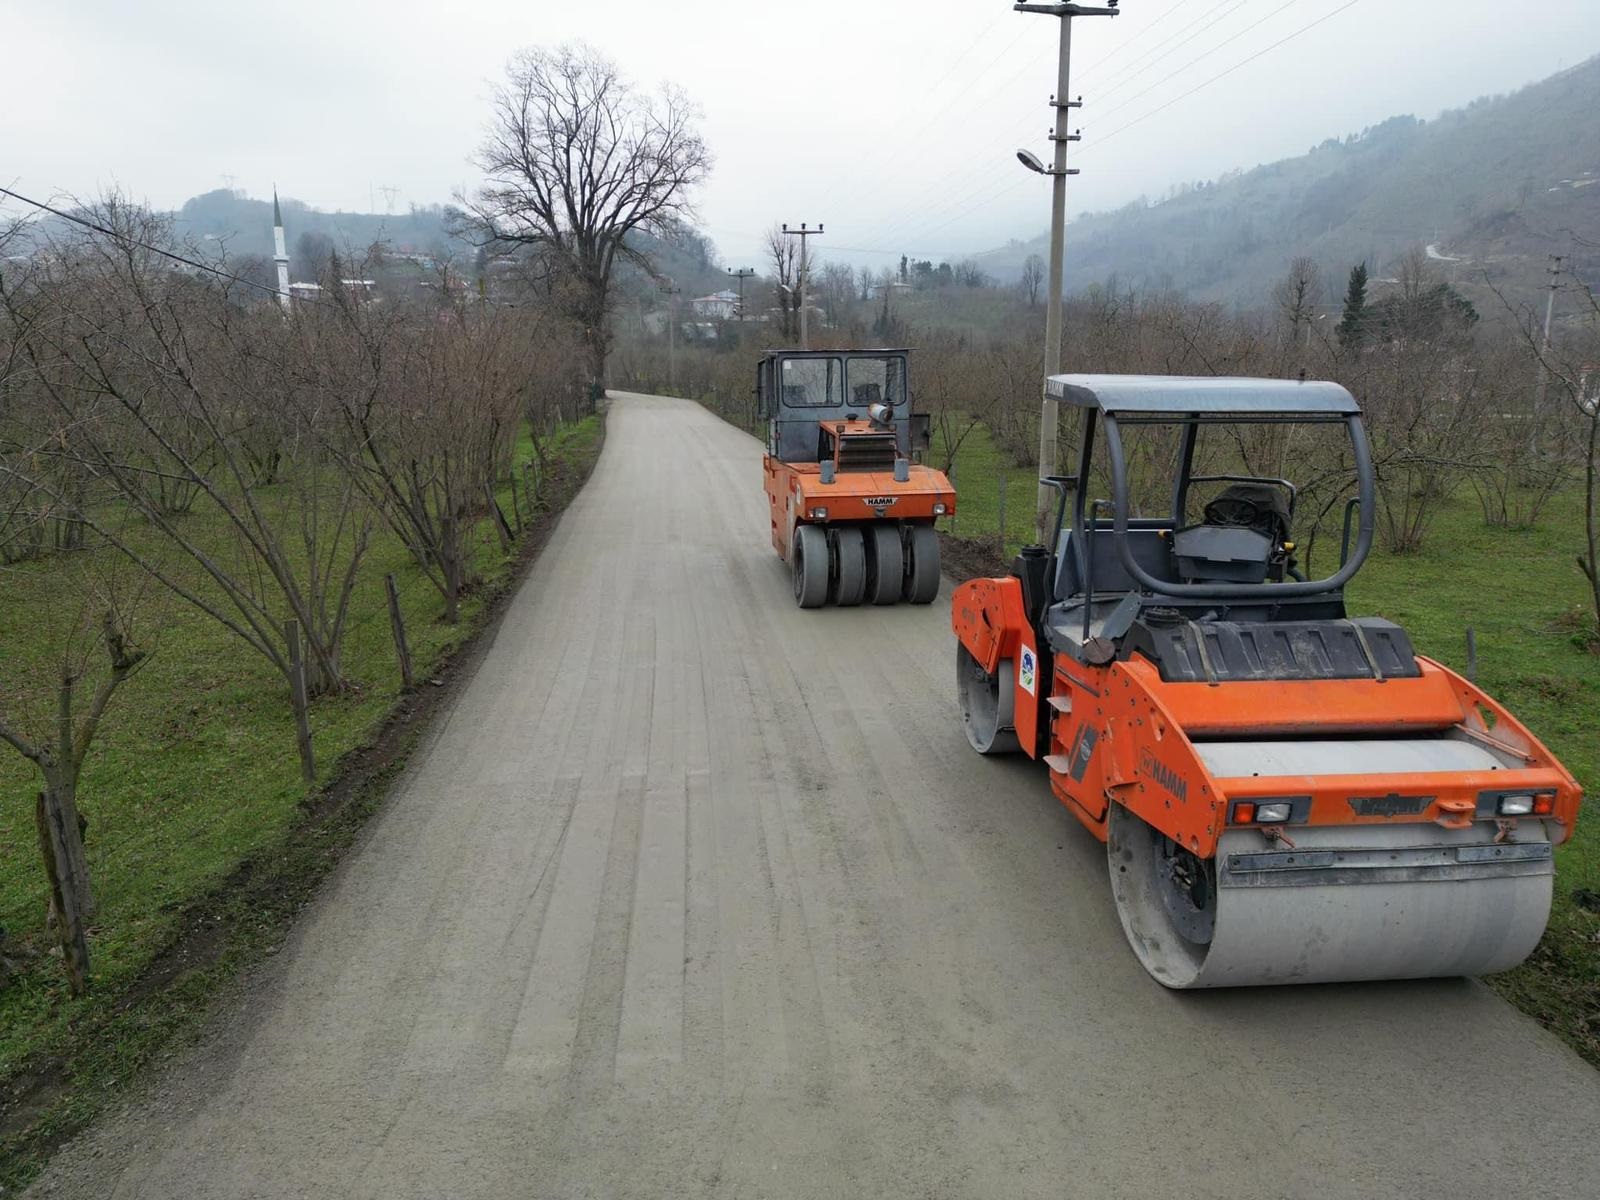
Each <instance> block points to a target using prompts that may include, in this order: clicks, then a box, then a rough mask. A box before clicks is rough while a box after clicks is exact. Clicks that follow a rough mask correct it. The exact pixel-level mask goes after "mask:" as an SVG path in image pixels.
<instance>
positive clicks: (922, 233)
mask: <svg viewBox="0 0 1600 1200" xmlns="http://www.w3.org/2000/svg"><path fill="white" fill-rule="evenodd" d="M1294 2H1296V0H1290V3H1294ZM1360 2H1361V0H1348V2H1347V3H1345V4H1343V5H1341V6H1340V7H1338V8H1336V9H1334V10H1332V11H1331V12H1327V13H1324V14H1323V15H1322V16H1320V17H1318V18H1316V19H1315V20H1314V21H1310V22H1307V23H1306V24H1305V25H1302V26H1301V27H1300V28H1298V29H1296V30H1294V31H1293V32H1292V33H1289V34H1286V35H1284V36H1283V37H1281V38H1279V39H1278V40H1277V41H1275V42H1273V43H1271V44H1270V45H1268V46H1265V47H1263V48H1262V49H1260V50H1257V51H1256V52H1255V53H1254V54H1251V55H1249V56H1248V57H1246V58H1243V59H1241V60H1239V61H1238V62H1236V63H1234V64H1233V65H1232V66H1230V67H1228V68H1227V69H1225V70H1222V71H1219V72H1217V73H1216V74H1215V75H1213V76H1211V77H1210V78H1208V79H1206V80H1204V81H1202V82H1201V83H1198V84H1196V85H1195V86H1194V87H1192V88H1190V89H1189V90H1188V91H1185V92H1183V93H1181V94H1179V95H1177V96H1174V97H1172V98H1171V99H1170V100H1167V101H1165V102H1164V103H1162V104H1160V105H1158V106H1157V107H1155V108H1153V109H1151V110H1150V111H1149V112H1146V113H1142V114H1141V115H1139V116H1137V117H1135V118H1134V119H1133V120H1131V121H1127V122H1125V123H1123V124H1122V125H1119V126H1117V127H1116V128H1115V129H1113V130H1112V131H1111V132H1110V133H1108V134H1106V135H1105V136H1104V137H1102V138H1097V139H1096V140H1095V141H1094V142H1093V143H1092V144H1091V145H1089V146H1086V147H1084V148H1083V149H1082V150H1079V151H1078V153H1077V155H1076V157H1077V158H1079V159H1081V158H1082V157H1083V155H1084V154H1086V153H1090V152H1092V151H1093V150H1094V149H1096V148H1098V147H1100V146H1103V145H1105V143H1106V142H1108V141H1110V140H1112V139H1113V138H1115V137H1116V136H1117V135H1118V134H1121V133H1123V132H1125V131H1126V130H1129V129H1132V128H1133V127H1134V126H1135V125H1138V124H1140V123H1142V122H1144V121H1147V120H1149V119H1150V118H1151V117H1153V116H1155V115H1156V114H1157V113H1160V112H1163V111H1165V110H1166V109H1168V108H1171V107H1172V106H1173V105H1174V104H1177V103H1179V102H1180V101H1182V100H1186V99H1188V98H1189V97H1190V96H1193V95H1194V94H1195V93H1197V92H1200V91H1203V90H1204V89H1205V88H1208V87H1210V86H1211V85H1212V84H1213V83H1216V82H1217V81H1218V80H1220V79H1224V78H1226V77H1227V76H1229V75H1231V74H1233V73H1234V72H1235V71H1237V70H1239V69H1240V68H1241V67H1245V66H1247V65H1249V64H1250V63H1252V62H1254V61H1255V60H1256V59H1258V58H1261V57H1262V56H1263V55H1265V54H1269V53H1271V52H1272V51H1273V50H1276V49H1277V48H1278V47H1279V46H1282V45H1284V44H1285V43H1287V42H1290V41H1293V40H1294V39H1295V38H1297V37H1299V36H1300V35H1301V34H1303V33H1306V32H1308V31H1309V30H1311V29H1314V28H1316V27H1317V26H1318V25H1321V24H1322V23H1323V22H1324V21H1327V20H1330V19H1332V18H1333V17H1336V16H1338V15H1339V14H1340V13H1342V12H1344V11H1345V10H1346V9H1349V8H1353V7H1354V6H1355V5H1357V4H1359V3H1360ZM1287 7H1288V5H1287V4H1285V5H1282V6H1280V7H1279V8H1277V9H1274V10H1273V12H1272V13H1269V14H1268V17H1264V18H1262V20H1266V19H1268V18H1270V17H1271V16H1275V15H1276V14H1277V13H1279V12H1282V11H1283V9H1284V8H1287ZM1260 23H1261V22H1260V21H1258V22H1256V24H1257V25H1259V24H1260ZM1249 28H1251V29H1253V28H1255V26H1254V25H1252V26H1250V27H1249ZM1245 32H1248V29H1246V30H1241V31H1240V33H1245ZM1237 36H1239V35H1235V37H1237ZM1228 40H1229V41H1232V40H1234V39H1233V38H1230V39H1228ZM1226 44H1227V43H1226V42H1223V43H1220V44H1219V45H1218V46H1217V47H1214V48H1213V49H1220V47H1221V46H1222V45H1226ZM1207 53H1210V51H1208V52H1207ZM1202 57H1204V56H1202ZM1197 61H1199V60H1198V59H1195V60H1192V61H1191V63H1190V64H1189V65H1191V66H1192V65H1193V63H1194V62H1197ZM1027 182H1028V181H1027V180H1026V179H1018V180H1016V181H1015V182H1014V183H1011V184H1009V185H1002V186H1001V187H999V188H997V189H993V190H991V191H990V192H988V193H986V194H985V195H983V196H981V197H979V198H978V199H977V200H975V201H973V202H972V203H970V204H967V205H966V206H965V207H963V208H962V209H960V210H959V211H958V212H956V213H955V214H954V215H952V216H950V217H949V218H947V219H946V220H944V221H941V222H939V223H938V224H936V225H933V226H931V227H930V226H917V227H916V228H915V234H916V236H917V237H919V238H924V239H925V238H927V237H928V236H929V235H930V234H932V233H935V232H937V231H938V230H940V229H943V228H945V227H946V226H948V225H951V224H953V223H954V222H956V221H957V220H960V219H961V218H962V217H964V216H966V215H967V214H968V213H969V212H972V211H973V210H974V209H977V208H979V207H982V206H983V205H986V204H989V203H991V202H992V201H994V200H997V199H999V198H1000V196H1002V195H1006V194H1009V193H1011V192H1014V191H1016V190H1017V189H1018V188H1020V187H1022V186H1023V185H1024V184H1025V183H1027ZM885 240H887V239H885Z"/></svg>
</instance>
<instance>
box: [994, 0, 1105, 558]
mask: <svg viewBox="0 0 1600 1200" xmlns="http://www.w3.org/2000/svg"><path fill="white" fill-rule="evenodd" d="M1011 7H1012V8H1013V9H1014V10H1015V11H1017V12H1026V13H1039V14H1041V15H1043V16H1049V17H1055V18H1056V19H1057V20H1058V21H1059V22H1060V34H1061V43H1060V50H1059V52H1058V54H1057V58H1056V90H1055V94H1054V95H1053V96H1051V97H1050V108H1051V110H1052V112H1053V113H1054V115H1055V125H1054V128H1053V129H1052V131H1051V133H1050V141H1051V142H1052V143H1053V149H1054V153H1053V154H1052V155H1051V159H1052V162H1051V165H1050V166H1049V167H1046V166H1045V165H1044V163H1043V162H1041V161H1040V160H1039V157H1038V156H1037V155H1035V154H1033V153H1032V152H1031V151H1027V150H1018V151H1017V161H1018V162H1020V163H1021V164H1022V165H1023V166H1024V167H1026V168H1028V170H1030V171H1032V172H1034V174H1036V175H1048V176H1050V291H1049V294H1048V296H1047V300H1046V304H1045V316H1044V374H1045V378H1046V379H1049V377H1050V376H1052V375H1054V374H1056V373H1057V372H1059V371H1060V370H1061V287H1062V278H1061V258H1062V245H1063V242H1064V239H1065V230H1066V224H1067V176H1068V175H1076V174H1077V173H1078V172H1077V170H1076V169H1074V168H1069V167H1068V166H1067V144H1068V143H1069V142H1075V141H1077V140H1078V138H1079V135H1078V133H1077V132H1076V131H1071V132H1069V131H1068V128H1067V121H1068V114H1069V113H1070V112H1071V110H1072V109H1074V108H1082V107H1083V100H1082V99H1081V98H1080V99H1077V100H1069V99H1068V98H1067V97H1068V96H1070V95H1071V92H1070V91H1069V90H1068V80H1069V77H1070V63H1071V61H1072V20H1073V18H1074V17H1114V16H1116V15H1117V6H1116V0H1107V3H1106V4H1105V5H1103V6H1100V5H1088V4H1074V3H1054V4H1027V3H1022V4H1013V5H1012V6H1011ZM1042 390H1043V391H1044V396H1043V399H1042V400H1041V402H1040V406H1039V476H1040V478H1041V480H1042V479H1044V478H1045V477H1048V476H1051V475H1054V474H1055V472H1056V423H1057V419H1058V405H1057V402H1056V400H1055V398H1054V397H1053V396H1051V395H1050V394H1049V390H1048V388H1044V389H1042ZM1053 500H1054V492H1053V491H1052V490H1051V488H1050V487H1049V486H1048V485H1047V484H1045V483H1042V482H1041V483H1040V484H1039V496H1038V503H1037V505H1036V506H1035V510H1034V527H1035V531H1036V532H1037V534H1038V538H1039V541H1040V542H1043V541H1044V540H1045V538H1046V536H1047V535H1048V533H1049V529H1050V508H1051V503H1052V501H1053Z"/></svg>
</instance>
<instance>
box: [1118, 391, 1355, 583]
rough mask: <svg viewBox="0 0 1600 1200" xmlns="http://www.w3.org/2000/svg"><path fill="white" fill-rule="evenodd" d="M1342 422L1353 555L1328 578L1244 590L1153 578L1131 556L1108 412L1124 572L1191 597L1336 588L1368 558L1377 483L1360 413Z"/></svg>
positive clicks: (1123, 462)
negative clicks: (1348, 457) (1357, 511)
mask: <svg viewBox="0 0 1600 1200" xmlns="http://www.w3.org/2000/svg"><path fill="white" fill-rule="evenodd" d="M1345 426H1346V428H1347V429H1348V430H1349V433H1350V448H1351V451H1352V453H1353V454H1354V456H1355V468H1356V480H1357V487H1358V490H1359V492H1360V496H1359V499H1360V502H1361V522H1360V525H1359V526H1358V527H1357V530H1356V545H1355V551H1354V554H1353V556H1352V557H1351V558H1349V559H1348V560H1347V561H1345V562H1343V563H1341V564H1340V565H1339V569H1338V570H1337V571H1335V572H1334V573H1333V574H1332V575H1330V576H1328V577H1327V578H1326V579H1315V580H1309V581H1299V580H1296V581H1294V582H1289V583H1253V584H1249V585H1248V587H1247V589H1246V588H1242V587H1241V585H1239V584H1226V583H1170V582H1168V581H1166V580H1162V579H1157V578H1156V577H1155V576H1153V575H1151V574H1150V572H1148V571H1146V570H1145V569H1144V567H1143V566H1141V565H1140V564H1139V562H1138V560H1136V559H1135V558H1134V557H1133V550H1132V548H1131V547H1130V546H1129V545H1128V504H1127V497H1128V463H1127V459H1126V458H1125V457H1124V456H1123V452H1122V434H1121V432H1120V431H1119V430H1118V428H1117V419H1116V418H1115V417H1113V416H1112V415H1111V414H1110V413H1107V414H1106V415H1105V430H1106V457H1107V458H1108V459H1109V460H1110V463H1111V494H1112V495H1113V496H1114V497H1115V498H1116V504H1115V506H1114V508H1113V527H1114V529H1115V531H1116V537H1117V554H1118V556H1119V557H1120V558H1121V560H1122V565H1123V567H1124V568H1125V569H1126V570H1127V572H1128V576H1129V577H1130V578H1131V579H1133V580H1134V582H1135V583H1137V584H1138V585H1139V586H1141V587H1144V588H1147V589H1149V590H1150V591H1151V592H1154V593H1156V594H1158V595H1163V596H1172V597H1174V598H1177V599H1183V598H1186V597H1193V598H1197V599H1218V600H1221V599H1230V600H1231V599H1239V598H1240V597H1242V596H1245V595H1248V596H1249V597H1250V598H1251V599H1252V600H1267V599H1277V598H1279V597H1284V596H1316V595H1322V594H1324V593H1326V592H1331V591H1335V590H1337V589H1338V588H1341V587H1343V586H1344V585H1345V584H1346V583H1348V582H1349V581H1350V579H1351V578H1352V577H1353V576H1354V575H1355V573H1356V571H1357V570H1358V569H1359V568H1360V566H1361V564H1362V563H1363V562H1365V561H1366V558H1367V554H1368V552H1369V551H1370V550H1371V549H1372V536H1373V532H1374V531H1373V525H1372V509H1373V501H1374V496H1375V493H1376V487H1375V482H1374V477H1373V470H1372V458H1371V454H1370V451H1369V449H1368V446H1367V435H1366V430H1365V428H1364V427H1363V425H1362V423H1361V418H1360V417H1359V416H1351V417H1348V418H1346V420H1345Z"/></svg>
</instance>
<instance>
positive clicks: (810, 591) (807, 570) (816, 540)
mask: <svg viewBox="0 0 1600 1200" xmlns="http://www.w3.org/2000/svg"><path fill="white" fill-rule="evenodd" d="M789 557H790V562H791V566H792V568H793V571H794V601H795V603H796V604H798V605H799V606H800V607H801V608H821V607H822V606H823V605H824V604H825V603H827V600H828V535H827V534H826V533H825V532H823V530H822V527H821V526H820V525H800V526H797V527H796V528H795V531H794V545H793V546H792V547H790V550H789Z"/></svg>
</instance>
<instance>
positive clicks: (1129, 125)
mask: <svg viewBox="0 0 1600 1200" xmlns="http://www.w3.org/2000/svg"><path fill="white" fill-rule="evenodd" d="M1360 3H1361V0H1348V3H1345V4H1341V5H1340V6H1339V7H1338V8H1336V9H1334V10H1333V11H1332V12H1328V13H1323V14H1322V16H1320V17H1318V18H1317V19H1316V20H1315V21H1312V22H1310V23H1309V24H1306V25H1302V26H1301V27H1300V28H1299V29H1296V30H1295V31H1294V32H1293V33H1290V34H1286V35H1285V36H1283V37H1281V38H1279V39H1278V40H1277V41H1275V42H1273V43H1272V45H1270V46H1267V47H1264V48H1263V49H1260V50H1257V51H1256V52H1255V53H1254V54H1252V55H1250V57H1249V58H1245V59H1241V60H1240V61H1238V62H1236V63H1234V64H1233V66H1231V67H1229V68H1228V69H1227V70H1225V71H1219V72H1217V73H1216V74H1215V75H1213V76H1212V77H1211V78H1210V79H1207V80H1206V81H1205V82H1204V83H1199V84H1196V85H1195V86H1194V87H1192V88H1190V89H1189V90H1188V91H1186V92H1184V93H1182V94H1181V95H1177V96H1174V97H1173V98H1172V99H1170V100H1168V101H1166V102H1165V103H1164V104H1161V105H1159V106H1158V107H1156V108H1152V109H1151V110H1150V111H1149V112H1147V113H1144V114H1143V115H1142V116H1138V117H1135V118H1134V119H1133V120H1131V121H1129V122H1127V123H1126V124H1123V125H1118V126H1117V127H1116V128H1115V129H1113V130H1112V131H1111V132H1110V133H1108V134H1106V135H1105V137H1103V138H1100V139H1099V140H1098V141H1096V142H1095V143H1094V146H1103V145H1105V144H1106V143H1107V142H1109V141H1110V140H1111V139H1112V138H1114V137H1116V136H1117V134H1119V133H1121V132H1123V131H1124V130H1126V129H1132V128H1133V127H1134V126H1135V125H1137V124H1139V123H1140V122H1141V121H1148V120H1149V119H1150V118H1151V117H1153V116H1155V115H1156V114H1157V113H1159V112H1164V111H1165V110H1167V109H1169V108H1171V107H1172V106H1173V105H1174V104H1176V103H1178V102H1179V101H1180V100H1187V99H1188V98H1189V97H1190V96H1192V95H1194V94H1195V93H1196V92H1198V91H1200V90H1202V89H1203V88H1208V87H1210V86H1211V85H1212V84H1213V83H1216V82H1217V80H1219V79H1223V78H1226V77H1227V76H1229V75H1232V74H1233V73H1234V72H1235V71H1237V70H1238V69H1239V68H1240V67H1243V66H1248V65H1249V64H1250V63H1253V62H1255V60H1256V59H1258V58H1260V57H1261V56H1262V55H1263V54H1267V53H1269V52H1271V51H1273V50H1276V49H1277V48H1278V47H1279V46H1281V45H1283V44H1284V43H1285V42H1291V41H1293V40H1294V39H1295V38H1297V37H1299V36H1300V35H1301V34H1302V33H1305V32H1307V31H1308V30H1311V29H1315V28H1316V27H1317V26H1318V25H1321V24H1322V23H1323V22H1324V21H1327V20H1329V19H1331V18H1333V17H1337V16H1338V15H1339V14H1340V13H1342V12H1344V11H1345V9H1347V8H1354V7H1355V6H1356V5H1357V4H1360ZM1093 148H1094V147H1089V149H1093ZM1080 157H1081V155H1080Z"/></svg>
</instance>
